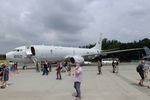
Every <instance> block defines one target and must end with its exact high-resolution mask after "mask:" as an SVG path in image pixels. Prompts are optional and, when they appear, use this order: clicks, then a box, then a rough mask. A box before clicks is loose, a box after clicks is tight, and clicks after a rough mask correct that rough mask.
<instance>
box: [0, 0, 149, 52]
mask: <svg viewBox="0 0 150 100" xmlns="http://www.w3.org/2000/svg"><path fill="white" fill-rule="evenodd" d="M149 10H150V1H149V0H142V1H141V0H132V1H131V0H111V1H110V0H13V1H11V0H1V1H0V12H1V14H0V46H1V47H3V48H2V49H0V52H2V53H5V52H6V49H7V50H11V49H13V48H15V47H17V46H20V45H25V44H27V45H29V44H50V45H62V46H79V45H85V44H89V43H95V42H96V40H97V39H98V37H99V34H100V33H103V36H104V38H105V37H106V38H108V39H116V40H120V41H122V42H128V41H134V40H138V39H142V38H144V37H150V34H148V33H149V31H150V29H149V26H150V24H149V20H150V12H149ZM124 37H128V38H124Z"/></svg>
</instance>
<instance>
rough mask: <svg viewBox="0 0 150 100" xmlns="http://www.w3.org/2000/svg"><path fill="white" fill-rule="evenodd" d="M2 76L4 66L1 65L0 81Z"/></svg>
mask: <svg viewBox="0 0 150 100" xmlns="http://www.w3.org/2000/svg"><path fill="white" fill-rule="evenodd" d="M2 77H3V68H2V66H1V65H0V81H2Z"/></svg>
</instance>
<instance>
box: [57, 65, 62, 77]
mask: <svg viewBox="0 0 150 100" xmlns="http://www.w3.org/2000/svg"><path fill="white" fill-rule="evenodd" d="M61 69H62V63H61V62H60V63H57V67H56V71H57V73H56V74H57V78H56V79H57V80H58V79H59V80H61V79H62V78H61Z"/></svg>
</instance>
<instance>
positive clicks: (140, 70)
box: [136, 60, 145, 86]
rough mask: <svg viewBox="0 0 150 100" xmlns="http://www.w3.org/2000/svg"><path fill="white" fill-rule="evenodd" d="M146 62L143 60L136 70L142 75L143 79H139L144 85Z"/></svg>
mask: <svg viewBox="0 0 150 100" xmlns="http://www.w3.org/2000/svg"><path fill="white" fill-rule="evenodd" d="M144 64H145V61H144V60H142V61H141V63H140V64H139V65H138V66H137V67H136V71H137V72H138V73H139V75H140V77H141V80H140V81H139V83H138V84H139V85H140V86H143V82H144V79H145V78H144Z"/></svg>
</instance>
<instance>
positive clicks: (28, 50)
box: [26, 46, 35, 56]
mask: <svg viewBox="0 0 150 100" xmlns="http://www.w3.org/2000/svg"><path fill="white" fill-rule="evenodd" d="M26 54H27V55H28V56H35V48H34V47H29V46H28V47H27V48H26Z"/></svg>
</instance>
